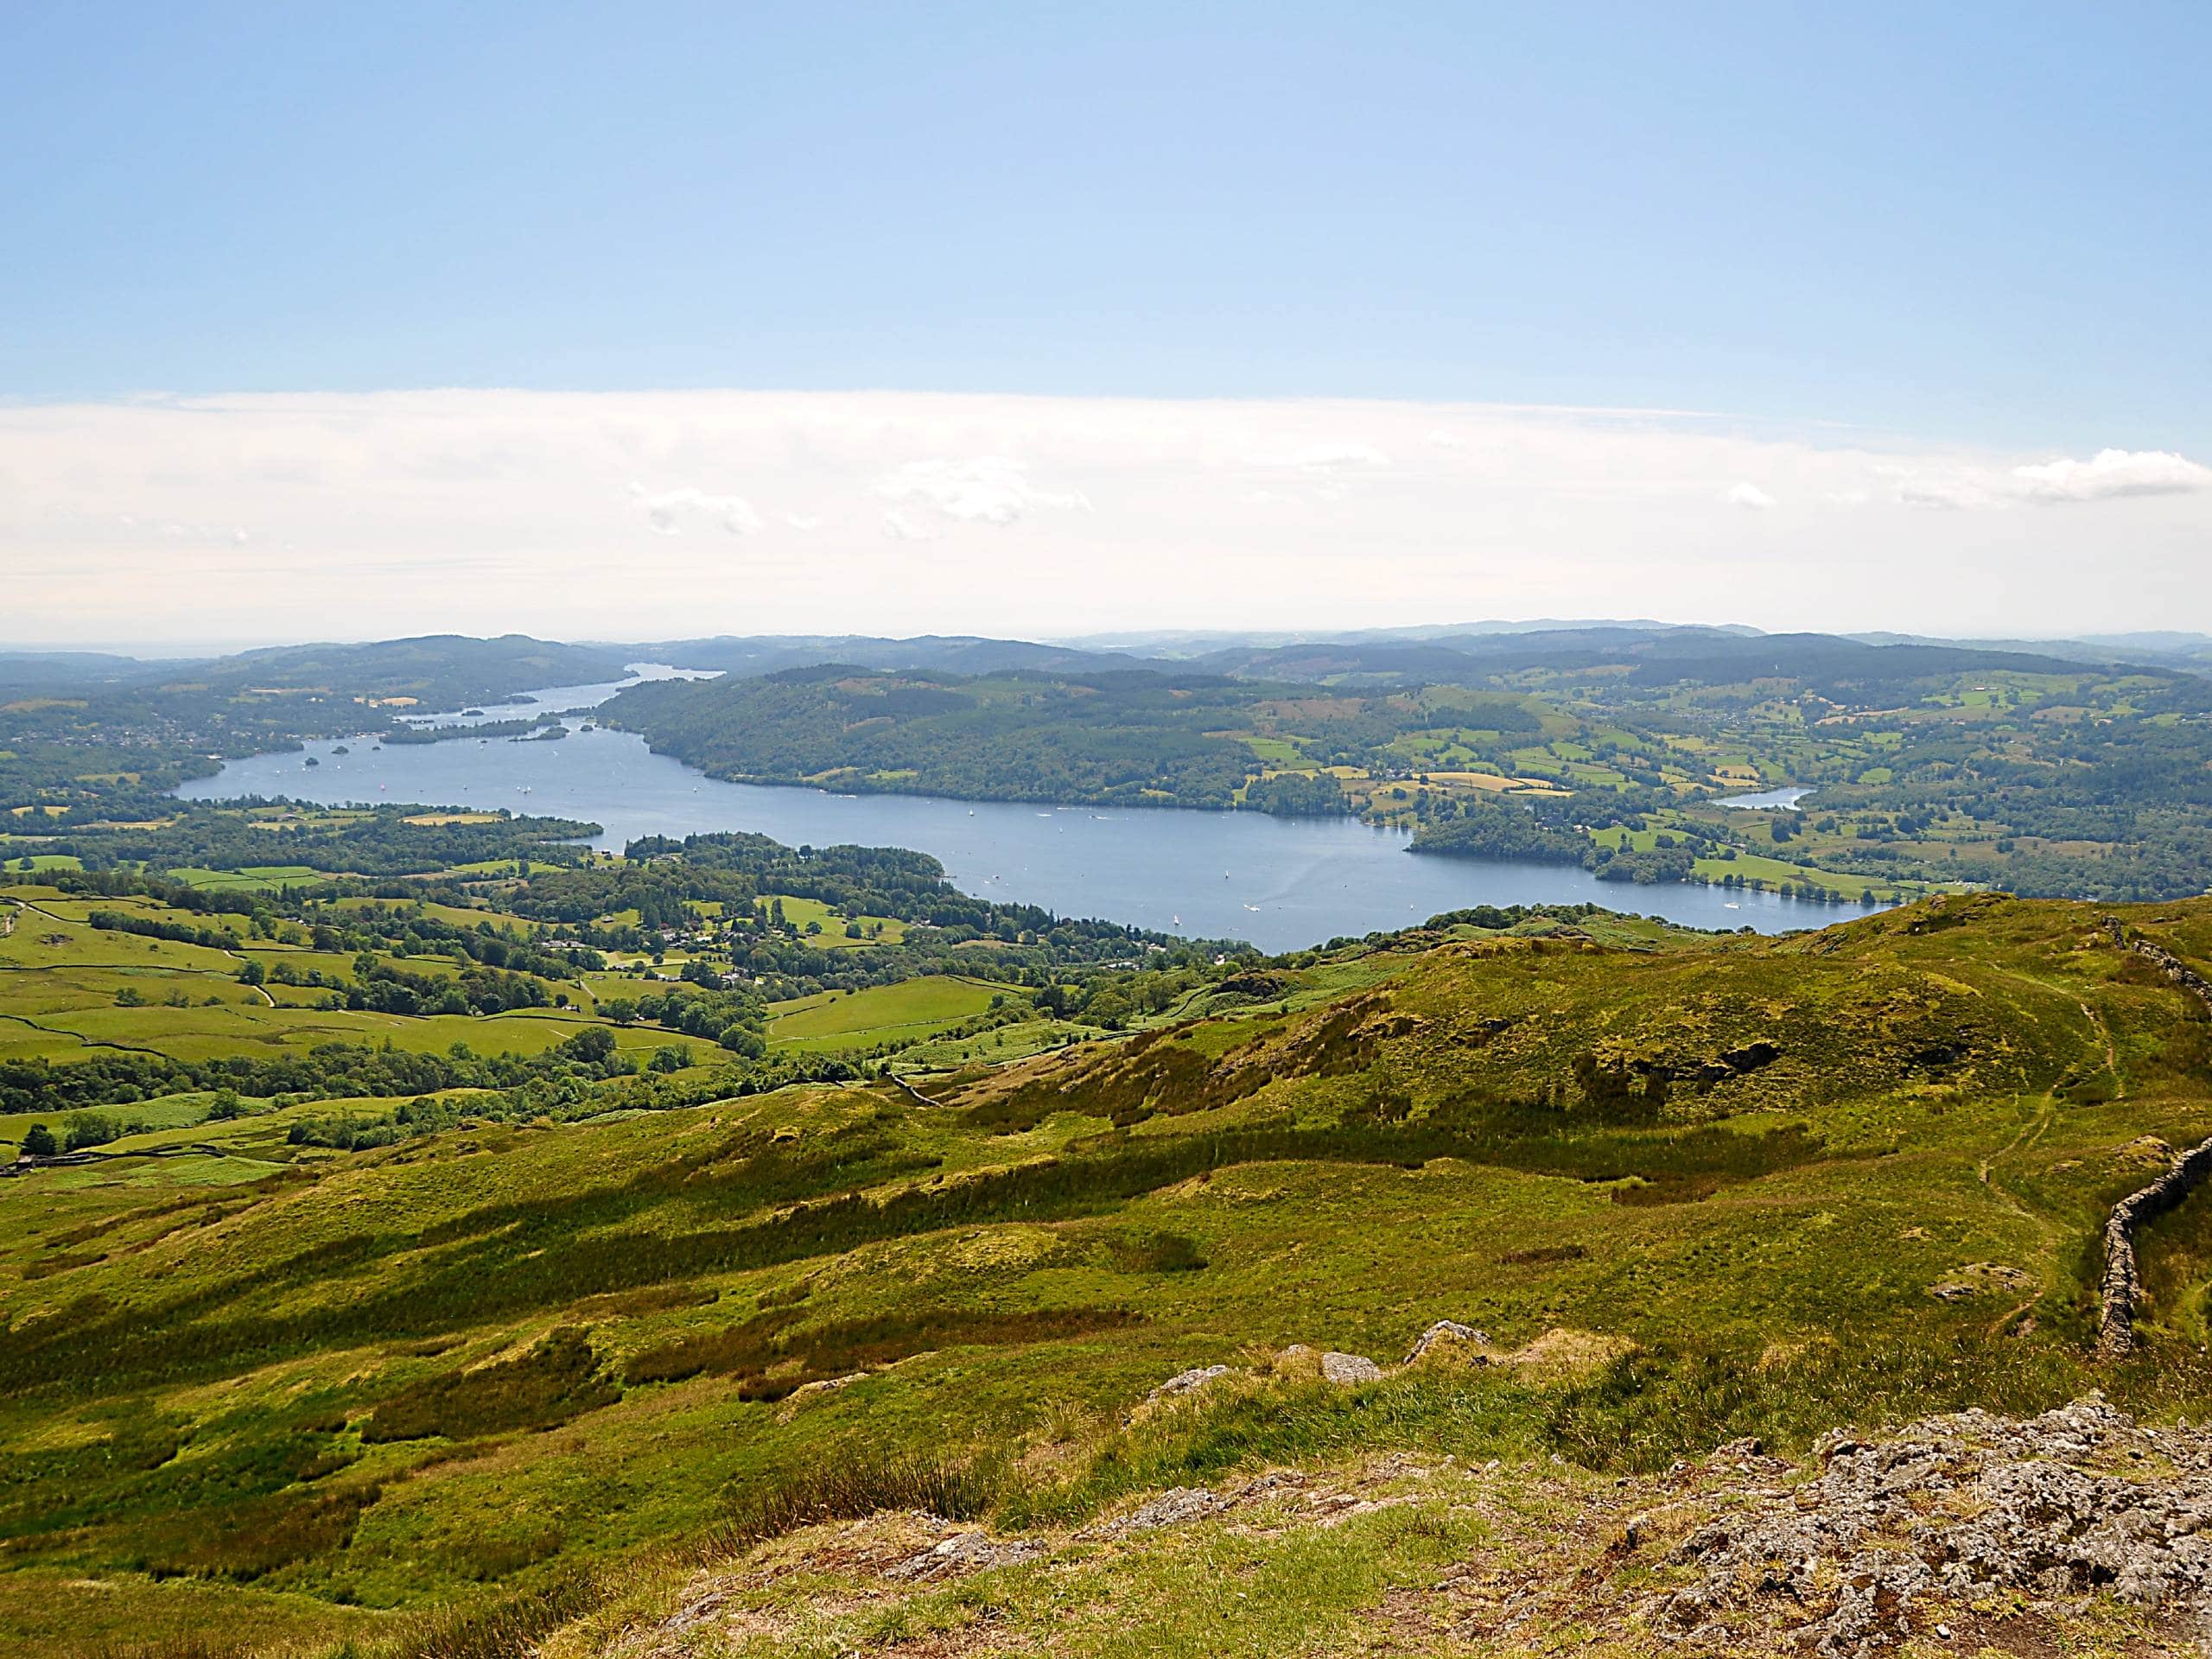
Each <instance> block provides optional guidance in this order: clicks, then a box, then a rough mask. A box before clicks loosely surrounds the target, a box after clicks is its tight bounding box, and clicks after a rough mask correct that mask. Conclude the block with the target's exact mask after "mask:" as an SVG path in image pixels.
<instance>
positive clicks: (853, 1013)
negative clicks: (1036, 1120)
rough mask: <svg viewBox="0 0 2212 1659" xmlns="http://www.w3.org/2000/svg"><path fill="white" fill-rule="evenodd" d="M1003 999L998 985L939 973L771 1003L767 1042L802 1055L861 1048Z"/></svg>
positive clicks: (953, 1021)
mask: <svg viewBox="0 0 2212 1659" xmlns="http://www.w3.org/2000/svg"><path fill="white" fill-rule="evenodd" d="M1006 995H1008V993H1007V989H1006V988H1005V987H1004V986H1002V985H990V984H986V983H983V982H980V981H976V980H969V979H956V978H954V977H952V976H950V975H942V974H939V975H931V976H927V977H925V978H919V979H908V980H902V981H900V982H899V983H897V984H895V985H873V986H869V987H868V988H866V989H863V990H858V991H847V992H824V993H823V994H821V995H817V996H809V997H802V998H799V999H798V1000H796V1001H790V1002H777V1003H772V1004H770V1005H769V1009H768V1014H769V1019H768V1040H769V1042H770V1043H771V1044H772V1045H773V1046H776V1047H779V1048H791V1049H795V1050H798V1051H799V1052H814V1053H819V1052H829V1051H830V1050H834V1049H839V1048H865V1047H868V1046H870V1045H872V1044H875V1043H880V1042H883V1041H886V1040H887V1039H892V1038H894V1037H912V1036H918V1035H924V1034H926V1033H929V1032H931V1031H932V1030H936V1029H939V1028H942V1027H945V1026H949V1025H954V1024H957V1022H958V1021H960V1020H965V1019H968V1018H969V1017H970V1016H971V1015H974V1014H982V1013H983V1012H984V1011H985V1010H986V1009H988V1007H990V1006H991V1000H992V999H993V998H994V997H1002V996H1006Z"/></svg>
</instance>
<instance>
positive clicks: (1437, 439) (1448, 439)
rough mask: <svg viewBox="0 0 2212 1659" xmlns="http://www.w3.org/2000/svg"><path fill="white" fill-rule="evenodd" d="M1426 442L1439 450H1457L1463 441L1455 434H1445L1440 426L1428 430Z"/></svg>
mask: <svg viewBox="0 0 2212 1659" xmlns="http://www.w3.org/2000/svg"><path fill="white" fill-rule="evenodd" d="M1426 442H1429V443H1432V444H1433V445H1434V446H1435V447H1436V448H1439V449H1457V448H1459V446H1460V445H1461V444H1462V443H1463V442H1465V440H1464V439H1462V438H1461V437H1460V436H1459V435H1458V434H1457V433H1455V432H1447V431H1446V430H1445V429H1443V428H1442V427H1440V426H1432V427H1431V428H1429V429H1428V437H1427V440H1426Z"/></svg>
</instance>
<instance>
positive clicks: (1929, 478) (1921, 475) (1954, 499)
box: [1891, 471, 2001, 509]
mask: <svg viewBox="0 0 2212 1659" xmlns="http://www.w3.org/2000/svg"><path fill="white" fill-rule="evenodd" d="M1891 476H1892V477H1893V478H1894V479H1895V480H1896V483H1897V490H1896V495H1897V505H1900V506H1905V507H1937V508H1945V509H1965V508H1971V507H1986V506H1993V505H2001V503H2000V501H1999V498H1998V496H1997V495H1996V494H1995V493H1993V491H1992V490H1991V488H1990V486H1989V484H1988V482H1987V481H1986V479H1983V478H1980V477H1978V476H1976V475H1975V474H1973V473H1967V472H1958V471H1929V472H1912V471H1898V472H1892V474H1891Z"/></svg>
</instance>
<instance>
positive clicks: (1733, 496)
mask: <svg viewBox="0 0 2212 1659" xmlns="http://www.w3.org/2000/svg"><path fill="white" fill-rule="evenodd" d="M1721 499H1723V500H1724V501H1726V502H1727V503H1728V504H1729V505H1731V506H1735V507H1752V508H1756V509H1757V510H1758V511H1759V512H1765V511H1766V510H1767V509H1768V508H1769V507H1770V506H1772V505H1774V498H1773V497H1772V496H1770V495H1769V494H1768V493H1766V492H1765V491H1764V490H1763V489H1761V488H1759V486H1758V485H1756V484H1754V483H1752V482H1751V480H1748V479H1746V480H1745V481H1744V482H1743V483H1741V484H1738V485H1737V486H1735V487H1734V488H1732V489H1731V490H1730V491H1729V492H1728V493H1727V494H1726V495H1725V496H1723V497H1722V498H1721Z"/></svg>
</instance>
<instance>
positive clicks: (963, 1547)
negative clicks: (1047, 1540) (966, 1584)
mask: <svg viewBox="0 0 2212 1659" xmlns="http://www.w3.org/2000/svg"><path fill="white" fill-rule="evenodd" d="M1045 1553H1046V1550H1045V1546H1044V1545H1042V1544H1039V1543H1036V1542H1033V1541H1031V1540H1029V1539H1027V1538H993V1537H992V1536H991V1535H989V1534H988V1533H983V1532H956V1533H954V1534H953V1535H951V1536H950V1538H944V1539H940V1540H938V1542H936V1543H934V1544H932V1545H931V1546H930V1548H927V1549H923V1550H917V1551H916V1552H915V1553H914V1554H912V1555H909V1556H908V1557H907V1558H906V1560H903V1561H900V1562H898V1563H897V1564H896V1565H894V1566H893V1567H887V1568H886V1569H885V1570H884V1574H883V1576H884V1577H885V1578H887V1579H903V1580H910V1581H913V1582H920V1583H927V1582H928V1581H930V1580H933V1579H950V1578H957V1577H959V1576H962V1575H963V1574H966V1573H981V1572H982V1571H983V1570H984V1569H985V1568H987V1567H1014V1566H1018V1565H1019V1564H1020V1563H1021V1562H1023V1561H1033V1560H1036V1559H1037V1558H1038V1557H1039V1556H1040V1555H1042V1554H1045Z"/></svg>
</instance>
